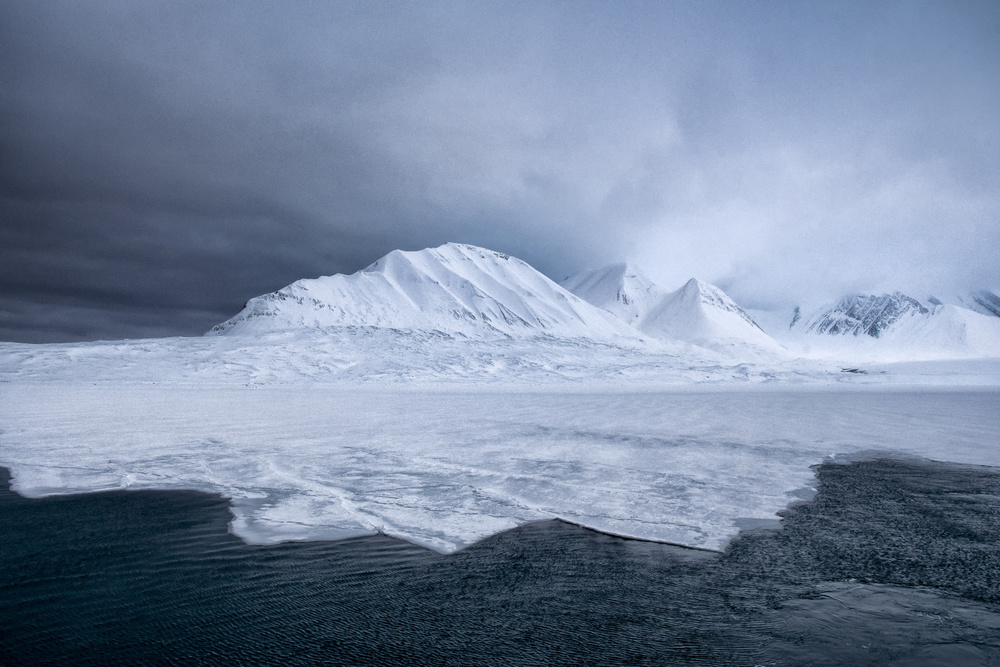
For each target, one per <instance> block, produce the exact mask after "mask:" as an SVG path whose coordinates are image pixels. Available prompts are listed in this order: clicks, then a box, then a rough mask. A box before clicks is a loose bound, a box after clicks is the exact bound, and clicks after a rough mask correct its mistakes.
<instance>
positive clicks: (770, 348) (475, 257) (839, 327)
mask: <svg viewBox="0 0 1000 667" xmlns="http://www.w3.org/2000/svg"><path fill="white" fill-rule="evenodd" d="M950 301H952V303H945V302H943V301H942V300H941V299H938V298H935V297H931V298H929V299H927V300H926V301H924V302H922V301H920V300H918V299H915V298H913V297H911V296H908V295H906V294H903V293H901V292H894V293H892V294H881V295H862V294H855V295H848V296H845V297H843V298H841V299H839V300H838V301H837V302H835V303H833V304H831V305H829V306H827V307H824V308H821V309H820V310H818V311H817V312H815V313H813V314H812V315H810V316H808V317H804V316H803V315H802V313H801V312H800V311H799V309H798V308H796V309H795V311H794V313H793V314H791V316H790V317H789V318H788V319H786V320H785V322H786V324H784V325H780V326H779V325H776V324H775V321H774V320H773V319H772V320H771V321H770V322H769V326H768V327H766V328H767V329H768V330H767V331H765V328H762V327H761V326H759V325H758V323H757V322H756V321H755V320H754V318H753V317H752V316H751V315H750V314H748V313H747V311H745V310H744V309H743V308H741V307H740V306H739V305H737V304H736V303H735V302H734V301H733V300H732V299H731V298H730V297H729V296H728V295H727V294H726V293H725V292H723V291H722V290H721V289H719V288H718V287H716V286H714V285H710V284H708V283H705V282H702V281H699V280H697V279H695V278H692V279H690V280H689V281H688V282H687V283H685V284H684V285H683V286H681V287H680V288H679V289H677V290H675V291H669V290H667V289H665V288H663V287H661V286H659V285H657V284H656V283H654V282H653V281H652V280H650V279H649V278H648V277H647V276H646V275H645V274H643V272H642V271H641V270H640V269H638V268H637V267H634V266H631V265H629V264H615V265H612V266H608V267H605V268H602V269H598V270H594V271H587V272H582V273H578V274H574V275H572V276H569V277H567V278H566V279H565V280H563V281H562V283H561V284H556V283H555V282H553V281H552V280H550V279H549V278H547V277H546V276H544V275H542V274H541V273H539V272H538V271H537V270H535V269H534V268H532V267H531V266H529V265H528V264H527V263H525V262H523V261H521V260H519V259H517V258H514V257H510V256H509V255H506V254H503V253H499V252H494V251H492V250H487V249H484V248H479V247H476V246H471V245H464V244H457V243H447V244H445V245H442V246H440V247H437V248H428V249H425V250H420V251H413V252H404V251H400V250H395V251H393V252H391V253H389V254H388V255H386V256H385V257H383V258H381V259H379V260H378V261H376V262H375V263H373V264H372V265H370V266H368V267H367V268H365V269H362V270H361V271H358V272H357V273H354V274H351V275H334V276H325V277H321V278H316V279H307V280H299V281H297V282H295V283H292V284H291V285H289V286H287V287H285V288H283V289H281V290H278V291H277V292H273V293H270V294H265V295H263V296H259V297H256V298H254V299H251V300H250V301H249V302H247V304H246V306H245V307H244V308H243V310H241V311H240V312H239V313H238V314H237V315H236V316H234V317H233V318H231V319H229V320H227V321H225V322H223V323H221V324H219V325H217V326H215V327H213V329H212V330H211V331H210V332H209V334H210V335H220V334H263V333H273V332H280V331H299V330H323V329H331V328H338V329H343V328H345V327H346V328H367V327H375V328H380V329H393V330H399V331H421V332H436V333H440V334H444V335H448V336H451V337H459V338H461V337H465V338H476V339H489V338H525V337H534V336H546V337H558V338H572V339H591V340H600V341H614V340H629V341H633V342H636V343H639V344H641V342H642V341H655V340H669V341H681V342H684V343H690V344H694V345H699V346H702V347H706V348H711V349H716V350H722V351H731V352H733V353H734V354H737V355H744V356H745V355H747V354H749V353H754V354H756V353H766V354H778V355H783V356H787V355H789V354H794V353H795V348H797V347H798V348H808V349H809V350H812V351H814V350H815V348H816V347H817V346H819V347H822V343H821V341H823V340H828V341H831V342H833V341H840V342H839V343H837V344H836V345H835V347H837V346H839V348H838V349H841V350H842V349H844V345H846V344H849V343H850V341H851V340H856V341H859V343H858V345H860V344H864V345H866V346H868V348H872V349H876V348H877V349H890V348H891V349H893V350H897V351H898V350H909V351H910V352H913V353H914V354H917V355H918V356H919V355H923V356H934V355H935V354H936V352H935V351H944V352H947V353H953V354H958V355H960V356H1000V297H998V296H997V295H996V294H994V293H992V292H990V291H987V290H980V291H977V292H975V293H971V294H968V295H961V296H957V297H954V298H953V299H950ZM865 340H868V341H878V342H871V343H864V341H865ZM779 341H780V342H779ZM872 346H874V347H872Z"/></svg>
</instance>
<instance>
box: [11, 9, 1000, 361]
mask: <svg viewBox="0 0 1000 667" xmlns="http://www.w3.org/2000/svg"><path fill="white" fill-rule="evenodd" d="M998 45H1000V12H998V11H997V10H996V9H995V6H994V5H993V4H992V3H961V2H959V3H947V4H946V3H938V4H932V3H927V4H921V3H912V2H907V3H837V4H832V3H831V4H829V5H824V6H818V5H815V3H812V4H802V3H784V4H781V3H725V4H722V3H718V4H713V3H701V2H699V3H649V4H641V3H625V4H622V5H615V4H611V3H593V4H587V3H578V2H573V3H559V2H550V3H538V2H531V3H527V2H526V3H502V4H500V3H497V4H486V3H419V4H418V3H368V2H358V3H350V2H339V3H328V2H322V3H307V2H303V3H256V4H246V3H226V2H212V3H202V2H191V3H136V2H90V3H75V2H67V3H2V4H0V154H2V155H3V156H4V159H3V161H2V163H0V252H2V262H0V318H2V319H0V338H2V339H7V340H38V341H42V340H58V339H64V340H72V339H85V338H97V337H104V338H113V337H121V336H129V337H134V336H137V335H166V334H173V333H185V334H194V333H200V332H201V331H204V330H206V329H207V328H209V327H210V326H211V325H213V324H214V323H216V322H218V321H221V320H222V319H225V318H226V317H228V316H230V315H231V314H233V313H234V312H235V311H236V310H238V309H239V307H240V306H241V305H242V303H243V302H244V301H245V300H246V299H247V298H249V297H251V296H255V295H257V294H260V293H263V292H266V291H271V290H274V289H277V288H279V287H281V286H283V285H285V284H287V283H289V282H292V281H293V280H296V279H298V278H301V277H311V276H316V275H321V274H330V273H334V272H350V271H354V270H357V269H359V268H361V267H363V266H365V265H367V264H368V263H370V262H372V261H374V260H375V259H377V258H378V257H379V256H381V255H382V254H384V253H385V252H388V251H389V250H392V249H393V248H397V247H401V248H409V249H416V248H422V247H426V246H431V245H437V244H439V243H443V242H445V241H449V240H454V241H463V242H469V243H475V244H479V245H484V246H488V247H494V248H496V249H499V250H504V251H507V252H510V253H512V254H515V255H517V256H519V257H522V258H523V259H525V260H526V261H528V262H529V263H532V264H533V265H535V266H536V267H538V268H539V269H541V270H542V271H544V272H546V273H548V274H549V275H550V276H552V277H554V278H557V279H558V278H560V277H562V275H565V274H566V273H568V272H570V271H572V270H575V269H578V268H585V267H587V266H590V265H596V264H599V263H604V262H609V261H614V260H617V259H619V258H620V257H622V256H625V255H633V256H635V257H636V258H637V259H639V261H640V262H641V263H643V264H645V265H646V266H647V268H648V270H649V272H650V273H652V274H653V275H654V276H655V277H658V278H660V279H661V280H662V281H663V282H664V284H665V285H667V286H668V287H673V286H674V284H675V283H678V284H679V283H680V282H681V281H682V280H684V279H685V278H686V277H688V276H690V275H698V276H699V277H702V278H704V279H707V280H713V281H719V282H720V283H723V284H725V285H726V286H727V287H728V288H729V289H731V290H732V291H733V293H734V295H735V296H737V297H738V298H742V299H743V300H745V301H746V302H753V303H755V304H764V303H766V302H769V301H771V302H777V301H782V300H784V301H789V300H797V299H801V298H803V297H805V296H808V295H810V294H813V295H815V294H821V293H822V294H825V293H829V294H835V293H836V292H838V291H842V290H847V289H872V290H875V289H893V288H896V287H901V288H908V287H909V286H913V287H914V288H919V289H930V288H931V287H932V286H934V285H946V286H947V287H948V288H960V287H966V286H973V285H987V286H998V284H1000V268H998V262H997V257H996V252H995V250H993V249H994V248H996V247H1000V224H998V220H1000V195H998V193H1000V166H998V165H1000V147H998V146H1000V137H998V123H997V121H996V118H995V115H996V114H995V110H996V108H998V107H1000V65H998V63H1000V47H998Z"/></svg>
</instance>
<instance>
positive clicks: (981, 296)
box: [927, 289, 1000, 317]
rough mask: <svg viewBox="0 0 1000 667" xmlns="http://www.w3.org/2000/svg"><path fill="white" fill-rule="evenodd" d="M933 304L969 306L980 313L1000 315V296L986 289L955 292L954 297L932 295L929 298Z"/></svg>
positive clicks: (969, 308) (968, 307)
mask: <svg viewBox="0 0 1000 667" xmlns="http://www.w3.org/2000/svg"><path fill="white" fill-rule="evenodd" d="M927 301H928V302H929V303H930V304H931V305H932V306H942V305H947V304H951V305H955V306H961V307H962V308H967V309H968V310H971V311H973V312H975V313H979V314H980V315H992V316H994V317H1000V296H997V295H996V294H994V293H993V292H991V291H989V290H985V289H978V290H974V291H972V292H963V293H959V294H955V295H954V296H952V297H950V298H949V297H944V298H940V299H939V298H937V297H936V296H931V297H930V298H929V299H928V300H927Z"/></svg>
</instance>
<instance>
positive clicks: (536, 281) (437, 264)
mask: <svg viewBox="0 0 1000 667" xmlns="http://www.w3.org/2000/svg"><path fill="white" fill-rule="evenodd" d="M331 327H378V328H387V329H403V330H412V331H435V332H442V333H447V334H452V335H454V334H457V335H463V336H468V337H484V336H485V337H491V336H492V337H495V336H532V335H554V336H559V337H570V338H577V337H579V338H591V339H600V340H608V339H616V338H622V337H624V338H632V339H637V338H639V337H640V336H639V335H638V334H637V332H635V331H634V330H633V329H631V328H629V327H628V326H626V325H625V324H624V323H623V322H621V321H619V320H618V319H617V318H615V317H613V316H611V315H609V314H608V313H607V312H605V311H603V310H601V309H599V308H596V307H595V306H593V305H591V304H589V303H587V302H586V301H584V300H582V299H580V298H579V297H577V296H575V295H573V294H571V293H569V292H567V291H566V290H565V289H563V288H562V287H560V286H559V285H557V284H556V283H554V282H552V281H551V280H549V279H548V278H546V277H545V276H544V275H542V274H541V273H539V272H538V271H536V270H535V269H533V268H532V267H531V266H529V265H528V264H526V263H525V262H523V261H521V260H519V259H516V258H514V257H510V256H509V255H505V254H503V253H499V252H493V251H491V250H486V249H484V248H478V247H476V246H470V245H462V244H456V243H447V244H445V245H442V246H440V247H438V248H428V249H426V250H420V251H415V252H404V251H400V250H394V251H393V252H391V253H389V254H388V255H386V256H385V257H383V258H382V259H380V260H378V261H376V262H375V263H374V264H372V265H371V266H369V267H367V268H366V269H363V270H361V271H358V272H357V273H353V274H351V275H340V274H338V275H334V276H325V277H322V278H316V279H312V280H299V281H297V282H295V283H292V284H291V285H289V286H287V287H285V288H283V289H281V290H278V291H277V292H273V293H271V294H265V295H263V296H259V297H256V298H254V299H251V300H250V301H249V302H248V303H247V305H246V306H245V307H244V308H243V310H242V311H241V312H240V313H239V314H237V315H236V316H235V317H233V318H232V319H230V320H227V321H226V322H223V323H222V324H219V325H218V326H216V327H214V328H213V329H212V330H211V331H210V332H209V333H210V334H229V333H254V334H262V333H273V332H277V331H301V330H310V329H311V330H315V329H324V328H331Z"/></svg>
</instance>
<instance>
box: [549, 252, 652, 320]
mask: <svg viewBox="0 0 1000 667" xmlns="http://www.w3.org/2000/svg"><path fill="white" fill-rule="evenodd" d="M560 284H561V285H562V286H563V287H565V288H566V289H567V290H569V291H570V292H572V293H573V294H576V295H577V296H578V297H580V298H581V299H583V300H584V301H587V302H588V303H591V304H593V305H595V306H597V307H598V308H603V309H604V310H607V311H609V312H611V313H613V314H614V315H616V316H617V317H618V318H619V319H621V320H624V321H625V322H627V323H628V324H631V325H632V326H633V327H636V328H638V327H639V326H640V325H641V323H642V322H643V321H644V320H645V319H646V317H647V316H648V315H649V313H650V311H651V310H652V309H653V308H655V307H656V306H657V304H659V302H660V301H662V300H663V299H664V297H666V296H667V294H669V292H668V291H667V290H665V289H663V288H662V287H660V286H659V285H657V284H656V283H654V282H653V281H652V280H650V279H649V278H648V277H647V276H646V274H644V273H643V272H642V270H640V269H639V268H637V267H635V266H632V265H630V264H628V263H627V262H622V263H620V264H612V265H611V266H606V267H604V268H601V269H596V270H593V271H583V272H580V273H575V274H573V275H571V276H569V277H568V278H566V279H565V280H563V281H562V283H560Z"/></svg>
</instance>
